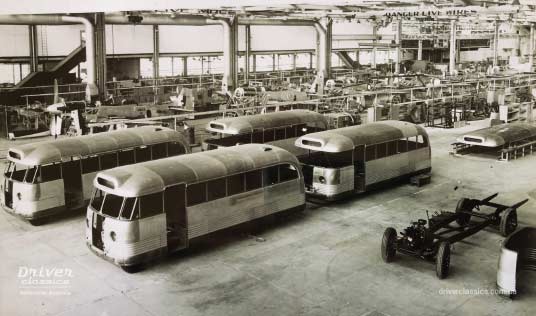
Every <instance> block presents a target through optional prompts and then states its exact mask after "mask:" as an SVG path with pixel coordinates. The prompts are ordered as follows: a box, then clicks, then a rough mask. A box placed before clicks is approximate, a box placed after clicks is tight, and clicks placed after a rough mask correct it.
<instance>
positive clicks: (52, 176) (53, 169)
mask: <svg viewBox="0 0 536 316" xmlns="http://www.w3.org/2000/svg"><path fill="white" fill-rule="evenodd" d="M98 163H99V161H98V160H97V167H98ZM60 178H61V168H60V164H52V165H46V166H41V178H40V179H39V180H40V182H48V181H54V180H58V179H60Z"/></svg>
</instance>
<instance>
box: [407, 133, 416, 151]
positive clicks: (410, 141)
mask: <svg viewBox="0 0 536 316" xmlns="http://www.w3.org/2000/svg"><path fill="white" fill-rule="evenodd" d="M415 149H417V137H416V136H412V137H410V138H408V151H412V150H415Z"/></svg>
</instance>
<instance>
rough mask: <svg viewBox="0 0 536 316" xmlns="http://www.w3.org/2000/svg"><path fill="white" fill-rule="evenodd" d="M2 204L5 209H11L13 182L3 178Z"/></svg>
mask: <svg viewBox="0 0 536 316" xmlns="http://www.w3.org/2000/svg"><path fill="white" fill-rule="evenodd" d="M4 190H5V192H4V198H5V199H4V203H5V204H6V206H7V207H9V208H12V207H13V181H12V180H10V179H8V178H7V177H4Z"/></svg>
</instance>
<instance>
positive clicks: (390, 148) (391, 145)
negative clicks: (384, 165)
mask: <svg viewBox="0 0 536 316" xmlns="http://www.w3.org/2000/svg"><path fill="white" fill-rule="evenodd" d="M396 143H397V141H396V140H393V141H390V142H388V143H387V156H393V155H396V154H398V151H397V149H396Z"/></svg>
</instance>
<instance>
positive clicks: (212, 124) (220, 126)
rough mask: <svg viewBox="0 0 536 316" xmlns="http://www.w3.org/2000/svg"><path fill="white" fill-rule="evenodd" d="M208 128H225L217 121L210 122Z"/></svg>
mask: <svg viewBox="0 0 536 316" xmlns="http://www.w3.org/2000/svg"><path fill="white" fill-rule="evenodd" d="M210 128H213V129H221V130H223V129H225V127H224V126H223V125H222V124H218V123H210Z"/></svg>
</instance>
